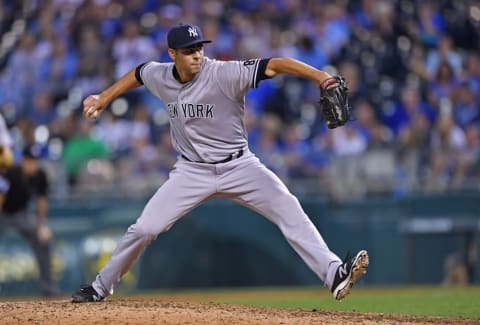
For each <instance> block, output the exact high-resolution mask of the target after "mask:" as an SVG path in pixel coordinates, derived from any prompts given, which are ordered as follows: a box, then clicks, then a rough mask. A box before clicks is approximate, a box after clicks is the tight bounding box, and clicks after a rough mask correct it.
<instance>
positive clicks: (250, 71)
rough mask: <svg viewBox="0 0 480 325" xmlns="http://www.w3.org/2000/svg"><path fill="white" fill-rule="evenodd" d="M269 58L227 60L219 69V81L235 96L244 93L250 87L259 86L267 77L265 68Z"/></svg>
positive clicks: (227, 92) (227, 91)
mask: <svg viewBox="0 0 480 325" xmlns="http://www.w3.org/2000/svg"><path fill="white" fill-rule="evenodd" d="M268 61H269V59H250V60H244V61H225V62H223V64H222V65H221V66H220V68H219V71H218V79H219V80H218V81H219V84H220V87H221V88H222V90H223V91H224V92H225V93H226V94H227V95H229V96H231V97H235V95H236V94H238V93H239V92H240V93H241V94H244V93H245V92H247V91H248V89H250V88H257V87H258V84H259V83H260V81H261V80H263V79H267V78H268V77H267V76H266V75H265V69H266V67H267V63H268Z"/></svg>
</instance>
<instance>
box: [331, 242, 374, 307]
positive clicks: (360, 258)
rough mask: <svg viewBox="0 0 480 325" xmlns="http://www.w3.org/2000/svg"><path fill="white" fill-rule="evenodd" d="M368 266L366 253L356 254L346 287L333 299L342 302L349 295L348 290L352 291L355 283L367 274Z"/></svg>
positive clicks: (363, 251)
mask: <svg viewBox="0 0 480 325" xmlns="http://www.w3.org/2000/svg"><path fill="white" fill-rule="evenodd" d="M368 264H369V258H368V252H367V251H365V250H362V251H360V252H358V254H357V256H356V257H355V261H354V262H353V267H352V270H351V272H350V275H349V278H348V279H347V283H346V285H345V286H344V287H343V288H342V289H340V290H339V291H338V292H337V293H336V295H335V299H337V300H342V299H343V298H345V297H346V296H348V294H350V290H351V289H352V287H353V285H354V284H355V282H356V281H357V280H358V279H359V278H360V277H362V275H364V274H365V273H367V268H368Z"/></svg>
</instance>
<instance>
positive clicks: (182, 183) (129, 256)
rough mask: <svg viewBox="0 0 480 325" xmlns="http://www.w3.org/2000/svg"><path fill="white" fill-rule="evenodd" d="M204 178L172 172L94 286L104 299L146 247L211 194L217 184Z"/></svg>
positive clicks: (178, 171)
mask: <svg viewBox="0 0 480 325" xmlns="http://www.w3.org/2000/svg"><path fill="white" fill-rule="evenodd" d="M200 174H201V173H200ZM205 177H208V175H205ZM201 178H202V175H199V174H198V173H197V174H196V175H191V174H189V173H188V172H187V171H184V170H174V171H172V172H171V173H170V178H169V179H168V180H167V181H166V182H165V183H164V184H163V185H162V187H160V188H159V189H158V191H157V192H156V193H155V194H154V195H153V197H152V198H151V199H150V200H149V202H148V203H147V205H146V206H145V208H144V210H143V212H142V214H141V216H140V217H139V218H138V219H137V222H136V223H135V224H133V225H131V226H130V227H129V228H128V230H127V231H126V233H125V234H124V236H123V237H122V238H121V240H120V242H119V243H118V245H117V247H116V248H115V250H114V252H113V254H112V257H111V258H110V260H109V262H108V263H107V264H106V265H105V267H103V269H102V270H101V271H100V272H99V274H98V275H97V277H96V279H95V281H94V282H93V283H92V286H93V287H94V289H95V290H96V291H97V293H98V294H100V295H101V296H103V297H106V296H107V295H110V294H112V293H113V288H114V285H115V284H116V283H117V282H119V281H120V279H121V277H122V276H123V275H124V274H125V273H126V272H127V271H128V270H129V269H130V267H131V266H132V264H133V263H134V262H135V261H136V260H137V258H138V256H139V255H140V253H141V252H142V251H143V249H144V248H145V246H146V245H147V244H149V243H150V242H151V241H152V240H154V239H155V238H156V237H157V235H158V234H160V233H162V232H165V231H167V230H168V229H170V227H171V226H172V225H173V224H174V223H175V222H176V221H177V220H178V219H179V218H181V217H182V216H183V215H185V214H186V213H187V212H188V211H190V210H191V209H193V208H194V207H195V206H197V205H198V204H200V203H201V202H202V201H203V200H204V199H205V198H207V197H208V196H209V195H211V194H212V192H213V190H214V187H215V184H212V183H211V182H208V181H207V180H203V181H202V180H201ZM200 184H201V186H200ZM195 185H197V186H195Z"/></svg>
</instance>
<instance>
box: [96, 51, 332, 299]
mask: <svg viewBox="0 0 480 325" xmlns="http://www.w3.org/2000/svg"><path fill="white" fill-rule="evenodd" d="M266 62H267V61H266V60H260V59H256V60H248V61H216V60H211V59H208V58H205V59H204V61H203V66H202V69H201V71H200V72H199V73H198V74H197V75H196V76H195V78H194V79H193V80H192V81H190V82H187V83H185V84H182V83H180V82H178V81H177V80H176V79H175V77H174V73H173V69H174V65H173V63H158V62H150V63H147V64H145V65H143V66H142V68H140V69H139V74H140V77H141V81H143V83H144V85H145V86H146V87H147V88H148V89H149V90H150V91H151V92H152V93H153V94H155V95H156V96H158V97H160V98H161V99H162V100H163V101H164V103H165V104H166V107H167V110H168V113H169V116H170V125H171V135H172V139H173V143H174V145H175V148H176V149H177V150H178V152H179V153H180V155H181V156H183V157H180V158H179V159H178V161H177V163H176V164H175V166H174V169H173V170H172V171H171V172H170V175H169V178H168V180H167V181H166V182H165V183H164V184H163V185H162V186H161V187H160V188H159V189H158V190H157V192H156V193H155V194H154V195H153V196H152V198H151V199H150V200H149V202H148V203H147V204H146V206H145V208H144V210H143V211H142V213H141V215H140V217H139V218H138V219H137V221H136V223H135V224H133V225H131V226H130V227H129V228H128V230H127V232H126V233H125V235H124V236H123V237H122V239H121V240H120V242H119V244H118V246H117V248H116V249H115V251H114V252H113V255H112V258H111V259H110V261H109V262H108V263H107V264H106V265H105V267H104V268H103V269H102V270H101V271H100V272H99V274H98V276H97V278H96V280H95V281H94V282H93V283H92V285H93V287H94V288H95V290H96V291H97V292H98V293H99V294H100V295H102V296H107V295H109V294H112V293H113V288H114V285H115V283H117V282H118V281H119V280H120V279H121V277H122V275H123V274H124V273H125V272H127V271H128V269H129V268H130V266H131V265H132V264H133V263H134V262H135V260H136V259H137V257H138V256H139V255H140V253H141V252H142V251H143V248H144V247H145V246H146V245H147V244H148V243H149V242H150V241H152V240H154V239H155V238H156V236H157V235H158V234H160V233H162V232H165V231H167V230H168V229H170V227H171V226H172V225H173V224H174V223H175V222H176V221H177V220H178V219H179V218H181V217H182V216H184V215H185V214H186V213H188V212H189V211H191V210H192V209H194V208H195V207H196V206H198V205H199V204H201V203H202V202H205V201H206V200H208V199H211V198H215V197H228V198H229V199H231V200H234V201H235V202H238V203H239V204H242V205H244V206H246V207H248V208H250V209H252V210H254V211H256V212H258V213H260V214H262V215H263V216H264V217H266V218H267V219H268V220H270V221H272V222H273V223H274V224H276V225H277V226H278V227H279V229H280V231H281V232H282V234H283V235H284V236H285V238H286V239H287V241H288V243H289V244H290V245H291V246H292V247H293V249H294V250H295V251H296V252H297V253H298V254H299V255H300V257H301V258H302V259H303V260H304V261H305V263H306V264H307V265H308V266H309V267H310V268H311V269H312V271H314V272H315V273H316V274H317V275H318V277H319V278H320V279H321V280H323V281H324V283H325V285H326V286H327V287H331V286H332V283H333V278H334V276H335V272H336V269H337V268H338V265H340V264H341V261H340V259H339V258H338V256H336V255H335V254H334V253H333V252H331V251H330V250H329V248H328V247H327V245H326V243H325V242H324V240H323V238H322V236H321V235H320V233H319V232H318V230H317V229H316V228H315V226H314V225H313V223H312V222H311V220H310V219H309V218H308V216H307V215H306V214H305V212H304V211H303V209H302V208H301V206H300V203H299V202H298V200H297V198H296V197H295V196H294V195H292V194H291V193H290V192H289V190H288V189H287V187H286V186H285V185H284V184H283V183H282V181H281V180H280V179H279V178H278V177H277V176H276V175H275V174H274V173H272V172H271V171H270V170H269V169H267V168H266V167H265V165H263V164H262V163H261V162H260V161H259V159H258V158H257V157H256V156H255V155H254V154H253V153H252V152H250V151H249V150H248V145H247V131H246V129H245V125H244V122H243V117H244V100H245V99H244V96H245V94H246V92H247V91H248V90H249V89H250V88H252V87H256V86H257V84H258V80H259V79H260V78H261V77H260V76H264V72H265V67H266ZM239 150H241V153H242V154H239V155H236V156H233V155H232V154H233V153H234V152H239ZM226 157H231V159H229V160H228V161H224V160H225V158H226ZM219 161H220V162H221V163H218V162H219ZM214 162H216V163H214Z"/></svg>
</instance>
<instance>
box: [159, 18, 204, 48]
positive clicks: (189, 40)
mask: <svg viewBox="0 0 480 325" xmlns="http://www.w3.org/2000/svg"><path fill="white" fill-rule="evenodd" d="M167 42H168V47H169V48H171V49H181V48H185V47H190V46H193V45H196V44H203V43H211V42H212V41H209V40H206V39H204V38H203V34H202V31H201V30H200V28H199V27H198V26H195V25H188V24H179V25H177V26H175V27H173V28H172V29H170V30H169V31H168V35H167Z"/></svg>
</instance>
